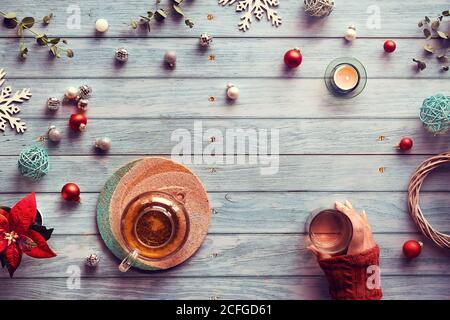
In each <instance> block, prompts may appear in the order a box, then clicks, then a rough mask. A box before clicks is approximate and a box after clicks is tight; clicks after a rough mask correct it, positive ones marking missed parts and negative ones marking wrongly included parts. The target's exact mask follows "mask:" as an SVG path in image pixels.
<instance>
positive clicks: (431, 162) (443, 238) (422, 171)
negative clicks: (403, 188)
mask: <svg viewBox="0 0 450 320" xmlns="http://www.w3.org/2000/svg"><path fill="white" fill-rule="evenodd" d="M446 163H450V152H446V153H441V154H439V155H437V156H434V157H432V158H430V159H428V160H425V161H424V162H422V164H421V165H420V166H419V167H418V168H417V169H416V171H415V172H414V174H413V175H412V177H411V180H410V181H409V185H408V208H409V212H410V214H411V217H412V218H413V220H414V222H415V223H416V224H417V226H419V228H420V230H422V232H423V234H424V235H426V236H427V237H428V238H429V239H431V240H432V241H433V242H435V243H436V244H437V245H438V246H440V247H443V248H449V249H450V235H448V234H445V233H442V232H440V231H438V230H436V229H435V228H433V227H432V226H431V225H430V224H429V223H428V221H427V219H426V218H425V217H424V215H423V213H422V209H420V205H419V198H420V188H421V187H422V184H423V181H424V180H425V178H426V177H427V176H428V174H429V173H430V172H431V171H432V170H433V169H435V168H437V167H439V166H441V165H443V164H446Z"/></svg>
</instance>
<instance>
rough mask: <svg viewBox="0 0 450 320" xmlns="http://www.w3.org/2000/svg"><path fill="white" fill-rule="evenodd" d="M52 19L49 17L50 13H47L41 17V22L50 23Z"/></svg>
mask: <svg viewBox="0 0 450 320" xmlns="http://www.w3.org/2000/svg"><path fill="white" fill-rule="evenodd" d="M51 20H52V18H51V17H50V15H48V16H44V17H43V18H42V23H43V24H50V21H51Z"/></svg>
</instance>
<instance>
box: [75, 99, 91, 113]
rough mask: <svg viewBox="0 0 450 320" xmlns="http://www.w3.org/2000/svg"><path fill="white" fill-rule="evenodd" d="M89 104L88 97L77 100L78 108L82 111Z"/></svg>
mask: <svg viewBox="0 0 450 320" xmlns="http://www.w3.org/2000/svg"><path fill="white" fill-rule="evenodd" d="M88 106H89V100H88V99H80V100H78V102H77V108H78V109H79V110H81V111H86V110H87V108H88Z"/></svg>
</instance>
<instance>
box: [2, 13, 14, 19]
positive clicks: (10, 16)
mask: <svg viewBox="0 0 450 320" xmlns="http://www.w3.org/2000/svg"><path fill="white" fill-rule="evenodd" d="M4 18H5V19H17V13H15V12H7V13H6V14H5V16H4Z"/></svg>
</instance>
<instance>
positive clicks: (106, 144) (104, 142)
mask: <svg viewBox="0 0 450 320" xmlns="http://www.w3.org/2000/svg"><path fill="white" fill-rule="evenodd" d="M94 147H96V148H97V149H100V150H102V151H109V149H111V139H110V138H108V137H102V138H98V139H96V140H95V141H94Z"/></svg>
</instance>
